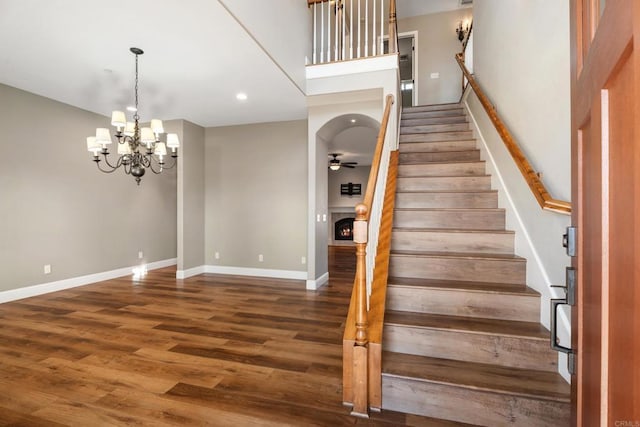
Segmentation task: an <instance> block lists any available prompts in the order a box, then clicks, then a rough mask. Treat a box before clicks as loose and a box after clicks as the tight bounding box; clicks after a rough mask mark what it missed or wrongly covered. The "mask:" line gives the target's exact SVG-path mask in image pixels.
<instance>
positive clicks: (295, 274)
mask: <svg viewBox="0 0 640 427" xmlns="http://www.w3.org/2000/svg"><path fill="white" fill-rule="evenodd" d="M204 272H205V273H212V274H230V275H234V276H254V277H272V278H274V279H293V280H307V272H306V271H297V270H271V269H267V268H249V267H228V266H225V265H205V266H204Z"/></svg>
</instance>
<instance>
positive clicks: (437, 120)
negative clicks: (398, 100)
mask: <svg viewBox="0 0 640 427" xmlns="http://www.w3.org/2000/svg"><path fill="white" fill-rule="evenodd" d="M447 123H449V124H450V123H468V122H467V117H466V116H465V115H459V116H447V117H426V118H417V119H407V118H404V117H403V118H402V121H401V122H400V126H426V125H437V124H447Z"/></svg>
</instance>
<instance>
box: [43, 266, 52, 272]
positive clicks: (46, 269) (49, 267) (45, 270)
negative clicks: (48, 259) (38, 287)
mask: <svg viewBox="0 0 640 427" xmlns="http://www.w3.org/2000/svg"><path fill="white" fill-rule="evenodd" d="M44 274H51V264H46V265H45V266H44Z"/></svg>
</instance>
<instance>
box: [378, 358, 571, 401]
mask: <svg viewBox="0 0 640 427" xmlns="http://www.w3.org/2000/svg"><path fill="white" fill-rule="evenodd" d="M382 372H383V375H386V376H396V377H403V378H409V379H415V380H420V381H429V382H435V383H439V384H449V385H454V386H459V387H465V388H472V389H476V390H486V391H488V392H492V393H502V394H509V395H517V396H524V397H531V398H535V399H541V400H552V401H558V402H569V401H570V396H571V393H570V390H571V387H570V385H569V384H567V383H566V381H565V380H564V379H563V378H562V377H561V376H560V375H559V374H558V373H554V372H544V371H537V370H531V369H521V368H509V367H502V366H497V365H488V364H482V363H472V362H462V361H457V360H449V359H436V358H433V357H426V356H416V355H411V354H404V353H394V352H388V351H385V352H383V353H382Z"/></svg>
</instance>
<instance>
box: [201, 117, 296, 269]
mask: <svg viewBox="0 0 640 427" xmlns="http://www.w3.org/2000/svg"><path fill="white" fill-rule="evenodd" d="M306 159H307V122H306V121H305V120H300V121H291V122H277V123H260V124H252V125H241V126H227V127H216V128H207V129H206V131H205V163H206V168H205V176H206V184H205V202H206V207H205V215H206V217H205V248H206V259H205V262H206V264H207V265H221V266H229V267H244V268H265V269H276V270H294V271H306V269H307V266H306V265H303V264H302V263H301V258H302V257H303V256H304V257H306V253H307V246H306V245H307V237H306V236H307V223H306V218H307V161H306ZM216 252H218V253H219V254H220V258H219V259H215V253H216ZM259 254H263V255H264V262H259V261H258V255H259Z"/></svg>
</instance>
